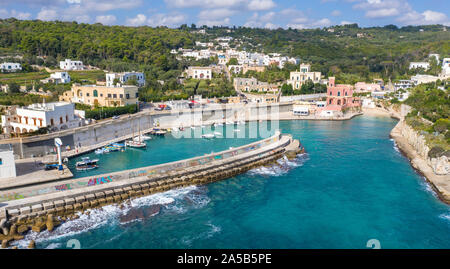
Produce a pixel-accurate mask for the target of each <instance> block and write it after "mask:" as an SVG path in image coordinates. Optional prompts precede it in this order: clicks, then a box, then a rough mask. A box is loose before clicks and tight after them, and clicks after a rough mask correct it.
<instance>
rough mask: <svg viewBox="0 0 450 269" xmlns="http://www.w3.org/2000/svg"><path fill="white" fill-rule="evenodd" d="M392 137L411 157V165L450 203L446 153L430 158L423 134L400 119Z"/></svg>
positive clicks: (449, 180) (449, 172)
mask: <svg viewBox="0 0 450 269" xmlns="http://www.w3.org/2000/svg"><path fill="white" fill-rule="evenodd" d="M391 137H392V138H393V139H394V140H395V141H396V143H397V145H398V147H399V149H400V150H401V151H402V152H403V153H404V154H405V155H406V156H407V157H408V158H409V159H410V161H411V165H412V166H413V167H414V168H415V169H417V170H418V171H419V172H420V173H421V174H423V175H424V176H425V178H426V179H427V181H428V182H429V183H430V184H431V186H432V187H433V189H434V190H435V191H436V193H437V194H438V196H439V198H440V199H441V200H442V201H444V202H445V203H448V204H450V163H449V161H450V160H449V158H447V157H446V156H445V155H444V156H440V157H437V158H430V157H429V156H428V153H429V151H430V148H429V147H428V146H427V144H426V141H425V138H424V136H423V135H421V134H419V133H418V132H416V131H415V130H414V129H413V128H411V127H410V126H408V124H406V122H405V121H404V120H400V121H399V122H398V124H397V125H396V126H395V127H394V129H392V131H391Z"/></svg>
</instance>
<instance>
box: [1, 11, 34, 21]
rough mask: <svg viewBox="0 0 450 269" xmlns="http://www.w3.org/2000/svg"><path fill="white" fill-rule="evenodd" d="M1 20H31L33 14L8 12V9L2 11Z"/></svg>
mask: <svg viewBox="0 0 450 269" xmlns="http://www.w3.org/2000/svg"><path fill="white" fill-rule="evenodd" d="M0 18H16V19H19V20H28V19H30V18H31V13H28V12H20V11H16V10H14V9H13V10H11V11H10V12H8V10H6V9H0Z"/></svg>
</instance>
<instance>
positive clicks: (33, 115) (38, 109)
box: [1, 102, 83, 134]
mask: <svg viewBox="0 0 450 269" xmlns="http://www.w3.org/2000/svg"><path fill="white" fill-rule="evenodd" d="M78 112H79V111H76V110H75V105H74V104H72V103H66V102H55V103H48V104H46V103H42V104H32V105H29V106H27V107H20V108H11V109H10V110H8V111H7V112H6V114H5V115H2V116H1V117H2V128H3V131H4V133H16V134H18V133H28V132H33V131H37V130H38V129H39V128H44V127H50V130H51V131H59V130H66V129H69V128H76V127H80V126H82V123H83V120H82V118H81V117H80V116H79V115H80V114H79V113H78Z"/></svg>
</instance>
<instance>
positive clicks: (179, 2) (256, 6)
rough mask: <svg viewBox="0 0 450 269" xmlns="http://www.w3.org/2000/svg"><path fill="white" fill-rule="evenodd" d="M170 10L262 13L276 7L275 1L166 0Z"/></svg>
mask: <svg viewBox="0 0 450 269" xmlns="http://www.w3.org/2000/svg"><path fill="white" fill-rule="evenodd" d="M164 2H165V3H166V4H167V5H168V6H169V7H170V8H194V7H196V8H202V9H217V8H230V9H235V10H251V11H261V10H269V9H271V8H274V7H275V6H276V4H275V2H273V0H225V1H224V0H164Z"/></svg>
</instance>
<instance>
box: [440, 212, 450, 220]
mask: <svg viewBox="0 0 450 269" xmlns="http://www.w3.org/2000/svg"><path fill="white" fill-rule="evenodd" d="M439 218H441V219H444V220H447V221H449V222H450V213H443V214H440V215H439Z"/></svg>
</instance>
